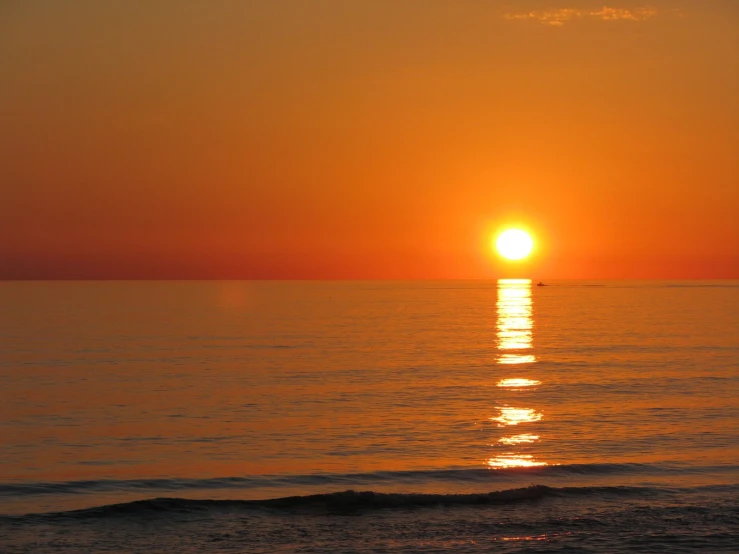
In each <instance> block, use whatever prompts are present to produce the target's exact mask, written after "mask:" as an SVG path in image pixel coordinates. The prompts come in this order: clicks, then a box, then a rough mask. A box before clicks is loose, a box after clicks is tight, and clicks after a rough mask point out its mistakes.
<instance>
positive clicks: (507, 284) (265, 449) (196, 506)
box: [0, 280, 739, 552]
mask: <svg viewBox="0 0 739 554" xmlns="http://www.w3.org/2000/svg"><path fill="white" fill-rule="evenodd" d="M547 284H548V285H549V286H546V287H537V286H533V284H532V283H531V282H530V281H521V280H518V281H517V280H501V281H444V282H239V281H229V282H6V283H0V306H1V307H2V310H3V313H4V314H5V316H6V317H4V318H3V319H2V321H0V336H2V339H3V344H4V345H7V346H5V347H4V349H3V353H2V354H0V378H2V381H3V390H2V393H0V394H1V395H2V402H1V403H0V421H1V424H0V453H1V454H2V460H3V464H2V468H1V469H0V514H2V515H0V547H1V548H2V550H3V551H4V552H27V551H33V552H89V551H100V552H104V551H111V552H114V551H115V552H160V551H165V550H166V551H173V550H174V551H182V552H188V551H191V552H199V551H204V550H207V551H219V550H221V551H245V552H280V551H284V552H291V551H306V552H307V551H314V552H315V551H346V552H349V551H355V552H378V551H379V552H384V551H403V552H406V551H459V550H470V551H475V550H478V551H479V550H485V549H490V548H494V549H495V550H496V551H501V552H506V551H532V552H537V551H541V552H558V551H562V552H572V551H581V552H603V551H609V552H634V551H640V550H641V551H658V550H664V551H668V552H699V551H703V552H706V551H710V552H733V551H737V550H739V501H737V497H739V494H737V493H739V363H737V360H738V359H739V336H738V333H739V332H738V331H737V329H739V282H737V281H673V282H669V281H641V282H637V281H599V282H584V281H569V282H565V281H558V282H551V283H547Z"/></svg>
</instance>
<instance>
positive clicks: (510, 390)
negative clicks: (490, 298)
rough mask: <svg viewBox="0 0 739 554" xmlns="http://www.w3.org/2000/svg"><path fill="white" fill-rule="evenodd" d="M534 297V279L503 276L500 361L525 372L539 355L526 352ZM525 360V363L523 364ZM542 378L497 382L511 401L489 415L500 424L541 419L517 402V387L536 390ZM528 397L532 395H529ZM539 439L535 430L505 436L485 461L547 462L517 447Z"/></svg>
mask: <svg viewBox="0 0 739 554" xmlns="http://www.w3.org/2000/svg"><path fill="white" fill-rule="evenodd" d="M532 304H533V302H532V298H531V281H530V280H529V279H500V280H498V300H497V304H496V308H497V322H496V332H497V348H498V351H499V354H498V358H497V363H498V364H499V365H501V366H506V367H507V366H517V367H519V368H520V369H521V373H524V372H525V371H526V370H528V369H529V368H530V367H531V366H530V364H533V363H535V362H536V356H535V355H534V354H533V353H531V352H527V350H531V349H533V334H534V333H533V331H534V321H533V316H532V312H533V309H532V308H533V306H532ZM524 364H525V365H524ZM538 385H541V381H539V380H538V379H531V378H529V377H526V376H523V375H514V376H511V377H506V378H503V379H501V380H499V381H498V383H497V386H498V387H500V388H502V389H504V390H505V391H506V394H507V395H508V394H510V395H511V402H510V404H509V403H507V402H505V403H504V405H501V406H496V407H495V409H496V410H497V413H496V414H495V415H493V416H492V417H490V420H491V421H494V422H496V423H497V426H498V427H500V428H507V427H512V426H516V427H517V426H519V425H530V424H534V423H536V422H537V421H540V420H541V419H542V418H543V417H544V414H543V413H542V412H540V411H537V410H536V409H534V408H529V407H521V406H520V405H516V404H517V403H518V402H517V395H516V394H515V393H516V391H526V390H533V389H534V388H535V387H537V386H538ZM527 398H529V395H527ZM538 440H539V435H536V434H533V433H519V434H515V435H509V436H503V437H500V438H499V439H498V440H497V443H496V444H494V445H491V446H493V447H495V448H505V449H506V450H505V451H504V452H500V453H498V454H496V455H494V456H492V457H491V458H489V459H488V460H486V464H487V465H488V466H489V467H491V468H494V469H504V468H514V467H536V466H544V465H548V463H547V462H543V461H539V460H536V459H535V458H534V455H533V454H528V453H526V452H525V451H521V450H518V451H516V450H515V449H514V448H515V447H516V446H520V445H524V446H526V445H532V444H534V443H536V442H537V441H538Z"/></svg>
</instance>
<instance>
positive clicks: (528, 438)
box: [498, 433, 539, 444]
mask: <svg viewBox="0 0 739 554" xmlns="http://www.w3.org/2000/svg"><path fill="white" fill-rule="evenodd" d="M538 440H539V435H531V434H529V433H524V434H523V435H513V436H512V437H501V438H499V439H498V442H499V443H501V444H523V443H531V442H536V441H538Z"/></svg>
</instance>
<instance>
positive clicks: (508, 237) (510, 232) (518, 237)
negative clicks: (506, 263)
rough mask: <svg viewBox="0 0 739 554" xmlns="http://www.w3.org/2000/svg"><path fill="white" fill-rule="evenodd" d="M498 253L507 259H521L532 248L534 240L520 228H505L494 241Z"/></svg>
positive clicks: (529, 252)
mask: <svg viewBox="0 0 739 554" xmlns="http://www.w3.org/2000/svg"><path fill="white" fill-rule="evenodd" d="M495 247H496V248H497V249H498V253H499V254H500V255H501V256H503V257H504V258H507V259H509V260H522V259H524V258H525V257H526V256H528V255H529V254H531V251H532V250H533V248H534V240H533V239H532V238H531V235H529V234H528V233H527V232H526V231H522V230H521V229H506V230H505V231H503V232H502V233H501V234H500V235H498V238H497V239H496V241H495Z"/></svg>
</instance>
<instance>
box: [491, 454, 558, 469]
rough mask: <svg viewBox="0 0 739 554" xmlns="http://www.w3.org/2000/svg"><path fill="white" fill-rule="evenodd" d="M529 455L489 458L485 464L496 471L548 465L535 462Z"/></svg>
mask: <svg viewBox="0 0 739 554" xmlns="http://www.w3.org/2000/svg"><path fill="white" fill-rule="evenodd" d="M532 458H533V456H531V455H530V454H504V455H502V456H498V457H496V458H490V459H489V460H488V461H487V464H488V465H489V466H490V467H494V468H496V469H505V468H508V467H538V466H546V465H549V464H547V463H546V462H537V461H536V460H534V459H532Z"/></svg>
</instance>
